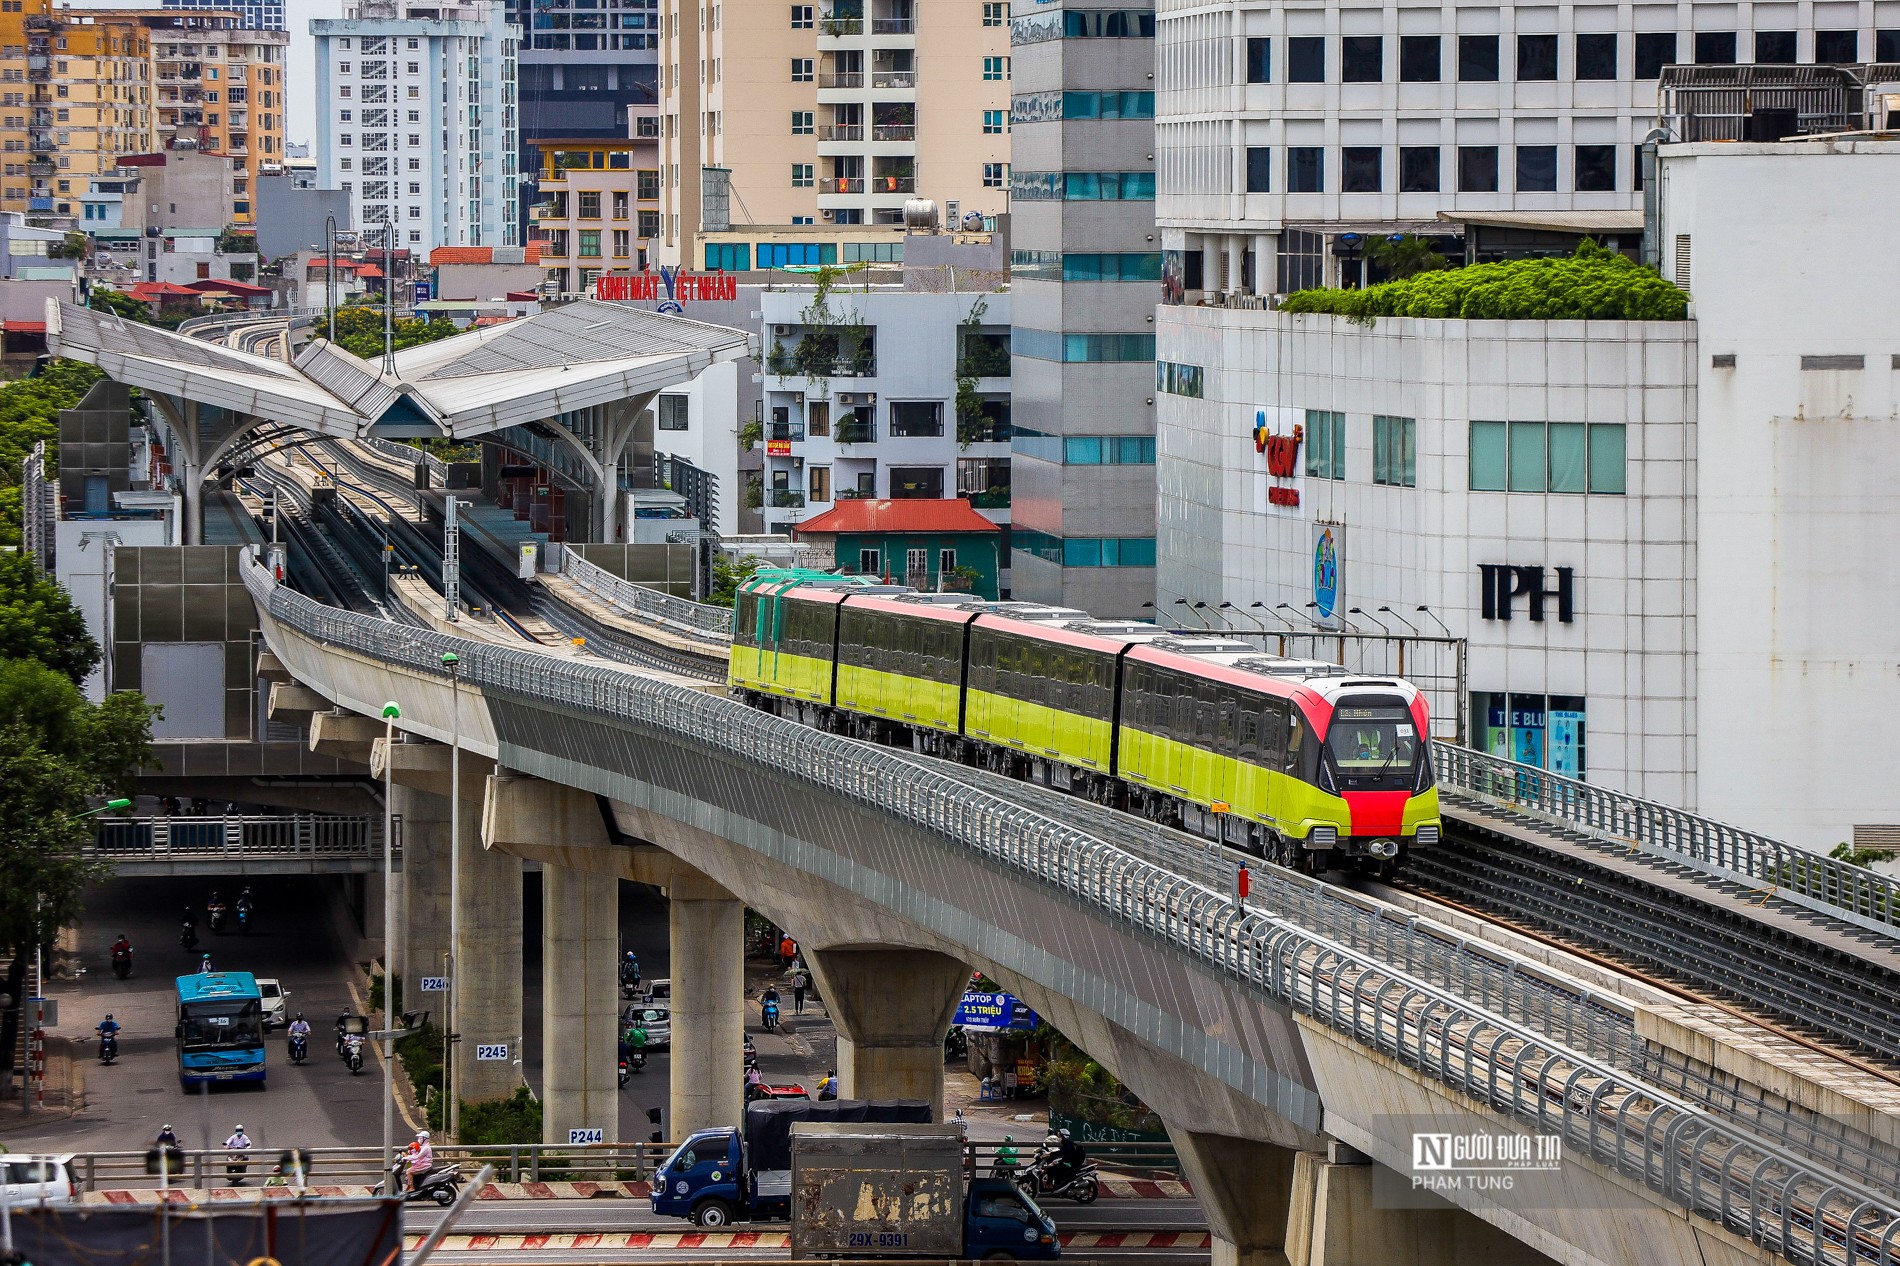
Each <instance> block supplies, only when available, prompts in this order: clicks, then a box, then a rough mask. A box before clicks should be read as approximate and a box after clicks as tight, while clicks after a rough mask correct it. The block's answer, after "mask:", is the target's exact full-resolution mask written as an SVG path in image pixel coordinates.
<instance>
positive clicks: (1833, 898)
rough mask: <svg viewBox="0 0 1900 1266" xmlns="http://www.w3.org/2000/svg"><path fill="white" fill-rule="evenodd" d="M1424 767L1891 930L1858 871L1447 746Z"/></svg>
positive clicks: (1870, 879) (1890, 918) (1447, 781)
mask: <svg viewBox="0 0 1900 1266" xmlns="http://www.w3.org/2000/svg"><path fill="white" fill-rule="evenodd" d="M1432 758H1433V760H1434V762H1435V763H1436V766H1437V769H1436V772H1437V775H1438V783H1439V786H1441V787H1450V788H1454V789H1456V790H1458V791H1462V792H1467V793H1469V794H1471V795H1473V796H1476V797H1478V798H1479V799H1480V800H1484V801H1489V802H1491V803H1494V804H1499V805H1503V806H1506V807H1509V808H1512V809H1518V810H1522V811H1524V812H1527V813H1530V814H1533V815H1536V816H1538V817H1542V818H1545V819H1548V820H1551V821H1555V822H1558V823H1562V824H1566V825H1569V826H1573V827H1576V828H1579V829H1581V830H1584V831H1589V832H1594V833H1596V834H1598V835H1603V836H1608V837H1610V838H1611V839H1614V840H1618V841H1624V842H1630V843H1635V844H1640V845H1642V846H1643V847H1645V848H1648V849H1654V850H1657V851H1659V852H1663V853H1667V854H1669V855H1670V856H1671V857H1673V858H1678V859H1680V860H1682V861H1684V862H1687V863H1688V864H1689V865H1691V866H1694V867H1696V868H1697V869H1700V870H1703V871H1707V872H1710V873H1712V874H1715V875H1718V876H1721V877H1722V878H1727V879H1737V880H1740V881H1742V882H1745V883H1750V884H1756V885H1761V886H1765V887H1771V888H1774V889H1776V890H1777V893H1778V894H1779V895H1782V896H1791V897H1794V898H1796V899H1801V900H1804V901H1805V903H1807V904H1811V905H1815V906H1818V907H1821V908H1822V909H1823V910H1824V912H1826V913H1829V914H1833V915H1835V916H1837V917H1839V918H1842V919H1845V920H1847V921H1848V922H1852V923H1857V924H1860V925H1861V926H1864V927H1869V928H1872V929H1874V930H1877V931H1881V932H1888V933H1892V932H1895V931H1900V893H1896V884H1895V882H1894V881H1893V880H1892V879H1889V878H1888V877H1887V876H1885V875H1881V874H1877V873H1875V872H1874V871H1871V870H1868V869H1867V868H1866V867H1864V866H1856V865H1854V864H1853V863H1851V862H1844V861H1841V860H1840V859H1839V858H1834V857H1826V856H1823V855H1821V854H1819V853H1815V852H1811V851H1809V850H1808V849H1804V848H1799V847H1797V846H1795V845H1793V844H1788V843H1785V842H1783V841H1781V840H1775V839H1770V838H1768V837H1767V836H1765V835H1758V834H1756V833H1755V832H1753V831H1745V830H1743V829H1741V828H1740V827H1736V826H1730V825H1728V824H1727V823H1726V822H1717V821H1715V820H1713V819H1711V818H1705V817H1700V816H1698V815H1696V814H1693V813H1689V812H1686V811H1685V810H1682V809H1674V808H1671V807H1670V806H1668V805H1665V804H1658V803H1657V802H1656V801H1654V800H1644V799H1642V798H1641V797H1639V796H1632V795H1627V794H1625V793H1623V792H1621V791H1612V790H1611V789H1609V788H1607V787H1598V786H1593V785H1592V784H1590V783H1587V782H1583V781H1580V780H1579V779H1576V778H1569V777H1565V776H1564V775H1562V774H1553V773H1551V772H1550V771H1549V770H1546V769H1539V768H1537V767H1536V766H1535V765H1521V764H1518V763H1517V762H1516V761H1511V760H1505V759H1504V758H1503V757H1501V756H1490V755H1487V754H1485V753H1484V752H1480V751H1476V750H1474V749H1472V748H1469V747H1460V746H1458V745H1456V744H1454V743H1446V742H1442V741H1441V742H1434V743H1433V744H1432Z"/></svg>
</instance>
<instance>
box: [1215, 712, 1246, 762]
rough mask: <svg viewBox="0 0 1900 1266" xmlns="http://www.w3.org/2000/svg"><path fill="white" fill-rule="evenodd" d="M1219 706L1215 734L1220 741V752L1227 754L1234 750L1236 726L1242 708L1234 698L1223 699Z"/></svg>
mask: <svg viewBox="0 0 1900 1266" xmlns="http://www.w3.org/2000/svg"><path fill="white" fill-rule="evenodd" d="M1217 706H1218V708H1219V712H1218V714H1217V720H1216V723H1215V729H1214V735H1215V737H1216V739H1217V740H1218V741H1219V750H1220V752H1221V753H1222V754H1223V755H1226V754H1230V753H1232V752H1233V750H1234V726H1235V723H1236V721H1237V720H1238V715H1239V711H1240V708H1239V705H1238V704H1236V703H1235V702H1234V701H1233V700H1232V699H1222V700H1221V701H1220V703H1219V704H1218V705H1217Z"/></svg>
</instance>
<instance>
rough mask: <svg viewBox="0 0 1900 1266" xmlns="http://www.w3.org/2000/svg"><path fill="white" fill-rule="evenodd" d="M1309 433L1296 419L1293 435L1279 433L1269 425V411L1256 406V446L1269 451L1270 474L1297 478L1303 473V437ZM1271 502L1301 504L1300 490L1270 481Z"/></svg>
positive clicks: (1265, 451) (1255, 449) (1290, 505)
mask: <svg viewBox="0 0 1900 1266" xmlns="http://www.w3.org/2000/svg"><path fill="white" fill-rule="evenodd" d="M1305 435H1306V433H1305V432H1304V431H1303V430H1302V429H1301V428H1300V425H1299V424H1298V423H1297V422H1296V423H1294V425H1293V431H1292V433H1291V434H1290V435H1275V434H1274V433H1273V432H1272V430H1270V429H1269V428H1268V426H1267V411H1266V410H1265V409H1258V410H1255V412H1254V415H1253V450H1254V452H1256V453H1265V454H1266V455H1267V474H1268V475H1269V476H1270V477H1272V478H1274V479H1293V478H1295V477H1297V476H1298V475H1299V473H1300V441H1301V440H1302V439H1304V438H1305ZM1267 504H1268V505H1274V506H1287V507H1297V506H1298V505H1299V504H1300V490H1299V489H1298V488H1297V487H1292V488H1289V487H1286V486H1285V485H1282V484H1277V483H1276V484H1270V485H1268V487H1267Z"/></svg>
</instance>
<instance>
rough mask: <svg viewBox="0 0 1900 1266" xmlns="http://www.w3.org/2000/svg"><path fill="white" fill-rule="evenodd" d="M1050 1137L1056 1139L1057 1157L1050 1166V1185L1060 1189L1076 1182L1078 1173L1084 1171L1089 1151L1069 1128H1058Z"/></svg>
mask: <svg viewBox="0 0 1900 1266" xmlns="http://www.w3.org/2000/svg"><path fill="white" fill-rule="evenodd" d="M1050 1138H1052V1139H1053V1140H1055V1149H1056V1158H1055V1163H1054V1164H1052V1165H1051V1166H1050V1167H1049V1186H1050V1188H1051V1189H1052V1190H1055V1191H1060V1190H1061V1189H1062V1188H1064V1187H1066V1186H1068V1185H1069V1184H1070V1183H1071V1182H1074V1181H1075V1178H1076V1175H1078V1174H1080V1173H1081V1172H1082V1162H1083V1160H1085V1159H1086V1158H1087V1156H1088V1153H1087V1152H1084V1151H1083V1150H1082V1145H1081V1144H1080V1143H1077V1142H1076V1141H1075V1139H1074V1138H1072V1137H1071V1136H1070V1134H1069V1132H1068V1131H1067V1130H1058V1131H1057V1132H1056V1133H1055V1134H1052V1135H1050Z"/></svg>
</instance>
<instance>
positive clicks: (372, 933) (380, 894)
mask: <svg viewBox="0 0 1900 1266" xmlns="http://www.w3.org/2000/svg"><path fill="white" fill-rule="evenodd" d="M397 883H398V884H400V883H401V880H400V878H399V879H398V880H397ZM388 900H389V894H388V893H387V892H385V891H384V890H383V872H382V871H380V870H373V871H371V872H370V873H369V874H367V875H364V876H363V929H362V931H363V945H364V948H365V949H366V950H367V952H368V955H369V957H371V958H380V959H382V960H383V964H384V966H388V964H389V959H388V957H387V955H388V953H389V947H388V946H386V945H384V944H383V910H384V907H385V903H386V902H388Z"/></svg>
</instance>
